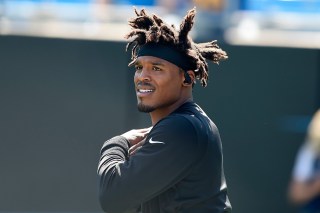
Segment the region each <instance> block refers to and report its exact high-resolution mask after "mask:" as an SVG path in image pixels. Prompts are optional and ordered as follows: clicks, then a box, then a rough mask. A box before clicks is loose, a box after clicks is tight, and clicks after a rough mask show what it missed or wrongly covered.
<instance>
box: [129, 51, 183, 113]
mask: <svg viewBox="0 0 320 213" xmlns="http://www.w3.org/2000/svg"><path fill="white" fill-rule="evenodd" d="M135 70H136V72H135V75H134V83H135V88H136V94H137V100H138V109H139V111H141V112H152V111H154V110H158V109H160V110H161V109H166V108H168V107H170V106H171V105H173V104H174V103H176V102H177V101H178V100H179V99H180V98H182V97H181V91H182V84H183V81H184V77H183V72H181V71H180V70H179V67H178V66H176V65H174V64H172V63H170V62H168V61H166V60H163V59H160V58H156V57H153V56H140V57H139V58H138V59H137V61H136V63H135Z"/></svg>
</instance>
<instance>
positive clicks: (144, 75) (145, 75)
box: [134, 67, 150, 81]
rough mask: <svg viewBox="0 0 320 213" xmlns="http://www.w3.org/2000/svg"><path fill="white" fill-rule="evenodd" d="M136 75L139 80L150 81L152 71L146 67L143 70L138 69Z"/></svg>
mask: <svg viewBox="0 0 320 213" xmlns="http://www.w3.org/2000/svg"><path fill="white" fill-rule="evenodd" d="M134 77H135V79H136V80H138V81H150V72H149V71H148V70H147V68H145V67H144V68H142V70H140V71H136V73H135V76H134Z"/></svg>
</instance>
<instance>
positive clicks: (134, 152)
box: [129, 146, 142, 156]
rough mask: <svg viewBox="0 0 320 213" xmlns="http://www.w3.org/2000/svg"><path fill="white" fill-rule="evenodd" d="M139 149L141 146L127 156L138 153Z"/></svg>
mask: <svg viewBox="0 0 320 213" xmlns="http://www.w3.org/2000/svg"><path fill="white" fill-rule="evenodd" d="M141 148H142V147H141V146H140V147H137V148H136V149H135V150H132V152H131V153H129V155H130V156H132V155H134V154H136V153H137V151H138V150H139V149H141Z"/></svg>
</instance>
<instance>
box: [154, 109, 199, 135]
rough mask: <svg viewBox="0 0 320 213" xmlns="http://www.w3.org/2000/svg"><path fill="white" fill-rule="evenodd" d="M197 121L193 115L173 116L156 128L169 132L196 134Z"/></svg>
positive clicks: (160, 122)
mask: <svg viewBox="0 0 320 213" xmlns="http://www.w3.org/2000/svg"><path fill="white" fill-rule="evenodd" d="M197 122H199V121H197V119H196V118H195V117H193V116H191V115H185V114H171V115H169V116H167V117H166V118H164V119H162V120H161V121H159V123H157V125H156V126H155V127H157V128H161V129H163V128H164V129H166V130H167V131H174V132H189V133H195V132H196V126H197V125H198V124H199V123H197Z"/></svg>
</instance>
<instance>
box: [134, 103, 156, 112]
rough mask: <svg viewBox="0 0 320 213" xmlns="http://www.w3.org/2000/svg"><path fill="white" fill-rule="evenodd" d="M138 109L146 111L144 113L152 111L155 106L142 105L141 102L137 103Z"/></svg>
mask: <svg viewBox="0 0 320 213" xmlns="http://www.w3.org/2000/svg"><path fill="white" fill-rule="evenodd" d="M138 110H139V111H140V112H146V113H149V112H152V111H154V110H155V108H154V107H152V106H147V105H144V104H143V103H141V102H140V103H138Z"/></svg>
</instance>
